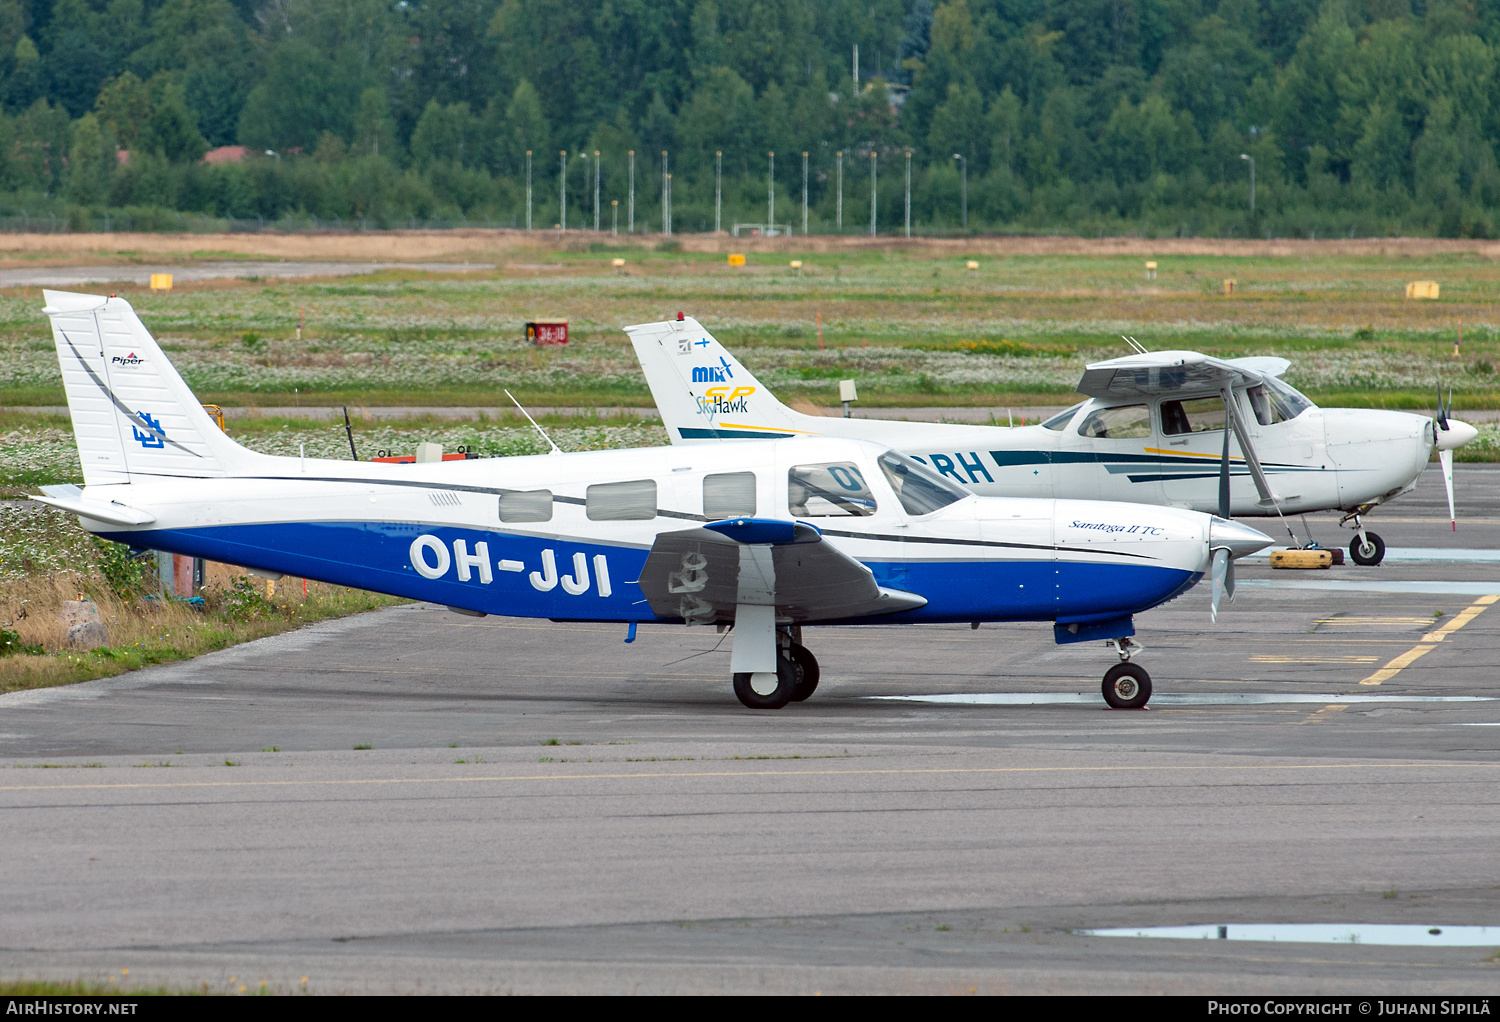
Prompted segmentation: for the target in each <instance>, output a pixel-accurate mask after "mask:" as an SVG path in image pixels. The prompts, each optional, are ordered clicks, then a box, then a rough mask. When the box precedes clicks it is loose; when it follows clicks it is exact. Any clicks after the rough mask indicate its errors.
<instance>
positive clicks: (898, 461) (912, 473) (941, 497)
mask: <svg viewBox="0 0 1500 1022" xmlns="http://www.w3.org/2000/svg"><path fill="white" fill-rule="evenodd" d="M880 471H882V472H884V473H885V477H886V478H887V479H888V480H890V483H891V489H893V490H895V491H896V497H897V498H898V499H899V500H900V501H901V506H902V507H903V508H905V509H906V513H907V514H909V515H926V514H931V513H932V512H934V511H936V510H938V509H939V508H944V507H947V506H948V505H949V504H952V503H954V502H955V501H959V500H963V499H964V498H965V497H967V496H969V491H968V490H965V489H964V488H963V487H961V486H955V485H954V484H952V483H950V482H949V481H948V480H946V479H944V478H943V477H942V476H940V475H938V474H937V473H936V472H934V471H932V469H930V468H928V467H927V466H926V465H923V464H922V463H921V462H919V461H915V460H913V459H911V458H908V457H907V456H906V455H904V454H897V453H896V452H895V451H886V452H885V453H884V454H882V455H881V456H880Z"/></svg>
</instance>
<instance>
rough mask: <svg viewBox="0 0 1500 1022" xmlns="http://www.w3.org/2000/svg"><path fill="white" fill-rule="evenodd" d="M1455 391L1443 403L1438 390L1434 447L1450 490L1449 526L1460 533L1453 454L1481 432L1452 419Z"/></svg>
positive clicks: (1434, 419)
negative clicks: (1454, 488) (1454, 483)
mask: <svg viewBox="0 0 1500 1022" xmlns="http://www.w3.org/2000/svg"><path fill="white" fill-rule="evenodd" d="M1452 415H1453V389H1452V388H1451V387H1450V388H1449V389H1448V400H1447V402H1446V403H1445V402H1444V401H1443V392H1442V390H1441V389H1439V390H1438V409H1437V414H1436V415H1434V416H1433V417H1432V425H1433V439H1434V441H1435V443H1434V446H1435V447H1436V448H1437V452H1438V461H1439V462H1441V463H1442V466H1443V484H1444V485H1445V486H1446V487H1447V488H1448V524H1449V525H1451V526H1452V527H1453V531H1454V532H1457V531H1458V512H1457V511H1456V509H1455V508H1454V504H1453V452H1454V451H1455V450H1457V449H1458V448H1460V447H1462V446H1463V445H1464V444H1466V443H1468V442H1469V441H1470V440H1473V439H1474V438H1475V437H1476V436H1478V435H1479V430H1477V429H1475V428H1474V427H1473V426H1471V425H1469V424H1468V423H1467V422H1460V421H1459V420H1458V419H1455V418H1452Z"/></svg>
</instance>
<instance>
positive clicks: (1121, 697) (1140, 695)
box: [1104, 663, 1151, 710]
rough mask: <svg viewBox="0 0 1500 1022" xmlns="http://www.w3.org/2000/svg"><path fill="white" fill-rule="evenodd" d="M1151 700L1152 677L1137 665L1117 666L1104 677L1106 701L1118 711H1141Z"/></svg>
mask: <svg viewBox="0 0 1500 1022" xmlns="http://www.w3.org/2000/svg"><path fill="white" fill-rule="evenodd" d="M1150 698H1151V675H1149V674H1147V673H1146V670H1145V668H1143V667H1138V666H1136V665H1135V664H1131V663H1125V664H1115V666H1113V667H1111V668H1110V669H1109V671H1108V673H1106V674H1105V675H1104V701H1105V702H1106V703H1108V704H1109V705H1110V706H1112V707H1114V708H1115V709H1117V710H1139V709H1140V708H1141V707H1143V706H1145V705H1146V701H1147V700H1148V699H1150Z"/></svg>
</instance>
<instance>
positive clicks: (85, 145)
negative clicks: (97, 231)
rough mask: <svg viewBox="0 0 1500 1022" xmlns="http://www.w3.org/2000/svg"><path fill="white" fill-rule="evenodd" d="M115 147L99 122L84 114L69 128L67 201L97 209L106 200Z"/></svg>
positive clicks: (116, 161)
mask: <svg viewBox="0 0 1500 1022" xmlns="http://www.w3.org/2000/svg"><path fill="white" fill-rule="evenodd" d="M115 153H116V150H115V143H114V140H113V139H112V138H110V137H109V134H108V132H106V131H105V130H104V129H103V128H102V127H100V125H99V118H98V117H96V116H94V115H93V114H91V113H88V114H84V115H83V116H82V117H80V118H79V119H78V120H77V121H76V122H75V123H74V125H73V148H72V151H71V152H70V153H69V154H68V184H67V192H68V198H70V199H72V200H73V201H74V202H76V203H78V204H79V205H81V206H97V205H99V204H101V203H103V202H104V201H105V199H106V198H107V197H108V196H109V187H110V183H111V181H112V180H113V178H114V174H115V168H116V167H118V166H119V162H120V161H119V159H118V158H117V157H116V155H115Z"/></svg>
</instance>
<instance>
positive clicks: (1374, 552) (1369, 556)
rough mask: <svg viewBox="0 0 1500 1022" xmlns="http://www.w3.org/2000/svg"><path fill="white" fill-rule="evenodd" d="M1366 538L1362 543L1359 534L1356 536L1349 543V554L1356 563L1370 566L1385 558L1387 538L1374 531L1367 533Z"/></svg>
mask: <svg viewBox="0 0 1500 1022" xmlns="http://www.w3.org/2000/svg"><path fill="white" fill-rule="evenodd" d="M1365 539H1366V540H1367V542H1365V543H1361V542H1360V541H1359V537H1358V536H1355V537H1354V539H1353V540H1352V541H1351V542H1350V544H1349V556H1350V557H1352V558H1354V563H1355V564H1363V565H1364V566H1365V567H1367V568H1370V567H1373V566H1375V565H1377V564H1379V563H1380V562H1381V561H1383V560H1385V540H1383V539H1381V538H1380V537H1379V536H1377V535H1375V533H1373V532H1367V533H1365Z"/></svg>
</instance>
